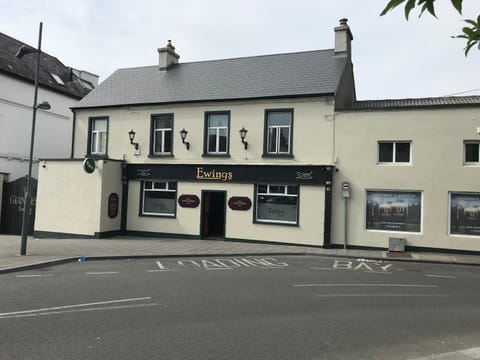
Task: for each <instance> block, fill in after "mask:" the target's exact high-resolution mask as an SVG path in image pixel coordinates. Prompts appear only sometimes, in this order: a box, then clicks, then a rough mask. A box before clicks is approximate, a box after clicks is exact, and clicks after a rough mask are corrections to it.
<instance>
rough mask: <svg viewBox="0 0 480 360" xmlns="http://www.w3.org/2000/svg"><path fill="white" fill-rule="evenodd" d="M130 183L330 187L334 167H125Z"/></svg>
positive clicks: (146, 165)
mask: <svg viewBox="0 0 480 360" xmlns="http://www.w3.org/2000/svg"><path fill="white" fill-rule="evenodd" d="M125 166H126V169H127V177H128V179H129V180H149V179H150V180H154V179H162V180H163V179H164V180H177V181H178V180H185V181H199V182H223V183H229V182H232V183H285V184H305V185H326V184H329V183H331V181H332V171H333V166H325V165H311V166H310V165H210V164H200V165H197V164H194V165H190V164H189V165H187V164H125Z"/></svg>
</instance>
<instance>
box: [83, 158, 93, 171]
mask: <svg viewBox="0 0 480 360" xmlns="http://www.w3.org/2000/svg"><path fill="white" fill-rule="evenodd" d="M95 167H96V166H95V160H93V159H92V158H89V157H87V158H85V160H83V170H85V172H86V173H87V174H91V173H93V172H94V171H95Z"/></svg>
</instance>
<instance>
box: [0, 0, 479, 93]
mask: <svg viewBox="0 0 480 360" xmlns="http://www.w3.org/2000/svg"><path fill="white" fill-rule="evenodd" d="M387 2H388V0H328V1H327V0H168V1H167V0H136V1H127V0H21V1H20V0H16V1H13V0H0V32H3V33H5V34H7V35H9V36H11V37H13V38H16V39H18V40H20V41H23V42H25V43H27V44H29V45H32V46H35V47H36V46H37V43H38V30H39V23H40V22H43V35H42V51H45V52H47V53H48V54H50V55H52V56H55V57H57V58H58V59H59V60H60V61H62V63H64V64H65V65H67V66H71V67H74V68H77V69H81V70H86V71H89V72H92V73H95V74H97V75H99V76H100V82H101V81H103V80H105V79H106V78H107V77H108V76H109V75H111V74H112V73H113V72H114V71H115V70H116V69H119V68H129V67H141V66H149V65H155V64H157V62H158V52H157V49H158V48H160V47H164V46H165V45H166V44H167V40H169V39H171V40H172V42H173V44H174V46H175V47H176V52H177V53H178V54H179V55H180V62H192V61H204V60H213V59H227V58H236V57H246V56H256V55H265V54H278V53H288V52H298V51H308V50H320V49H331V48H333V47H334V31H333V29H334V27H335V26H338V23H339V22H338V20H339V19H341V18H344V17H345V18H348V24H349V26H350V29H351V31H352V34H353V38H354V39H353V42H352V61H353V64H354V76H355V85H356V91H357V99H359V100H367V99H396V98H418V97H436V96H448V95H454V94H455V95H456V94H458V95H480V71H479V68H480V50H478V49H477V48H473V49H472V50H471V51H470V54H469V56H468V57H465V55H464V51H463V49H464V47H465V41H464V40H461V39H453V38H452V36H453V35H458V34H460V33H461V28H462V27H463V26H464V22H463V19H466V18H474V19H475V18H476V17H477V16H478V15H479V14H480V1H478V0H465V1H464V4H463V14H462V15H460V14H458V13H457V12H456V10H455V9H454V8H453V7H452V6H451V4H450V1H447V0H442V1H440V2H439V4H438V5H437V10H436V12H437V16H438V18H437V19H435V18H433V17H432V16H430V15H429V14H424V15H423V16H422V17H421V18H418V11H417V10H413V11H412V14H411V15H410V20H409V21H406V20H405V16H404V13H403V7H402V8H398V9H396V10H394V11H393V12H391V13H389V14H387V15H386V16H382V17H381V16H379V14H380V13H381V11H382V10H383V8H384V7H385V5H386V3H387ZM437 2H438V1H437Z"/></svg>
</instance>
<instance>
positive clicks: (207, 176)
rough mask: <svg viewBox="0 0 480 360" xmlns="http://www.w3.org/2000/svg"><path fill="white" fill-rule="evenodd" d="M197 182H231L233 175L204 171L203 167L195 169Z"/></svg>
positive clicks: (226, 172)
mask: <svg viewBox="0 0 480 360" xmlns="http://www.w3.org/2000/svg"><path fill="white" fill-rule="evenodd" d="M197 180H221V181H232V180H233V173H232V172H231V171H217V170H204V169H203V167H197Z"/></svg>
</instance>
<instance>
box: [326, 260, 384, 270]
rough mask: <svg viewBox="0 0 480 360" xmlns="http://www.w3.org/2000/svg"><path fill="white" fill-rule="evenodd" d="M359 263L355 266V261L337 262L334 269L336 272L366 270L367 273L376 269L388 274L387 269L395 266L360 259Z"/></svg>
mask: <svg viewBox="0 0 480 360" xmlns="http://www.w3.org/2000/svg"><path fill="white" fill-rule="evenodd" d="M357 262H359V264H358V265H356V266H354V263H353V261H346V260H335V262H334V263H333V266H332V267H333V269H335V270H365V272H368V271H370V272H375V271H377V270H375V269H379V270H381V271H383V272H387V269H388V268H390V267H392V266H393V265H392V264H386V265H382V264H383V262H378V261H375V260H364V259H358V260H357ZM367 262H368V263H370V265H368V264H367Z"/></svg>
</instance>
